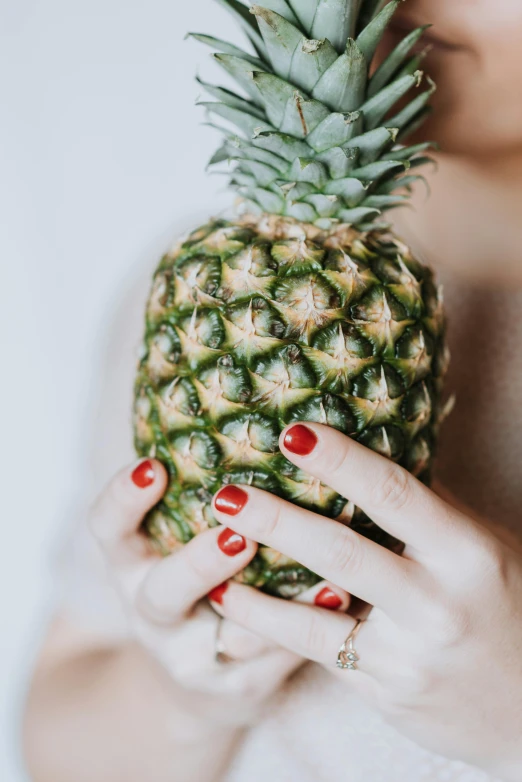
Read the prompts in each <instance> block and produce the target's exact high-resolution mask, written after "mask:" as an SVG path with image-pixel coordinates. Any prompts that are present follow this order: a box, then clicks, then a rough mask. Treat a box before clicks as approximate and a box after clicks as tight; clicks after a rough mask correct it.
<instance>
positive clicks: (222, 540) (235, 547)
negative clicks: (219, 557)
mask: <svg viewBox="0 0 522 782" xmlns="http://www.w3.org/2000/svg"><path fill="white" fill-rule="evenodd" d="M246 545H247V543H246V540H245V538H244V537H243V536H242V535H238V534H237V532H234V530H232V529H224V530H223V532H222V533H221V535H220V536H219V538H218V546H219V548H220V549H221V551H222V552H223V554H226V555H227V557H235V556H237V555H238V554H241V552H242V551H244V550H245V549H246Z"/></svg>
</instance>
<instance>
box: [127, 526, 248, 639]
mask: <svg viewBox="0 0 522 782" xmlns="http://www.w3.org/2000/svg"><path fill="white" fill-rule="evenodd" d="M256 551H257V543H254V542H253V541H252V540H248V539H246V538H245V537H243V536H241V535H238V534H236V533H234V532H232V530H230V529H228V528H227V527H216V528H214V529H210V530H207V531H206V532H203V533H201V534H200V535H197V536H196V537H195V538H193V540H191V541H190V542H189V543H187V544H186V545H185V546H183V548H180V549H179V550H178V551H176V552H175V553H174V554H171V556H169V557H166V558H165V559H163V560H160V561H159V562H157V563H156V564H155V565H154V566H153V567H152V569H151V570H150V572H149V573H148V575H147V577H146V579H145V581H144V583H143V586H142V587H141V589H140V590H139V593H138V597H137V606H138V608H139V610H140V612H141V613H142V614H143V615H144V616H145V617H146V618H148V619H149V620H150V621H153V622H155V623H156V624H164V625H170V624H172V623H174V622H176V621H177V620H179V619H180V618H182V617H183V616H185V615H186V614H187V613H188V612H189V611H190V610H191V609H192V607H193V606H194V604H195V603H197V602H198V601H199V600H201V599H202V598H203V597H205V596H206V595H207V594H208V593H209V592H210V591H211V590H213V589H214V588H215V587H216V585H219V584H222V583H223V582H226V581H228V579H230V578H233V577H234V576H235V575H236V574H237V573H239V572H240V571H241V570H243V569H244V568H245V567H246V566H247V565H248V563H249V562H250V561H251V560H252V559H253V558H254V556H255V553H256Z"/></svg>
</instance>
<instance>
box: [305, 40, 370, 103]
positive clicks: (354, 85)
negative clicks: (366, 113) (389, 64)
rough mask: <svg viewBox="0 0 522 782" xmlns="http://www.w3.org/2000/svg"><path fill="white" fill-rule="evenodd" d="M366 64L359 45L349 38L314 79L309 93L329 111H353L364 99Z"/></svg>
mask: <svg viewBox="0 0 522 782" xmlns="http://www.w3.org/2000/svg"><path fill="white" fill-rule="evenodd" d="M367 72H368V66H367V64H366V60H365V58H364V56H363V54H362V52H361V51H360V49H359V47H358V46H357V44H356V43H355V41H353V40H352V39H350V40H349V41H348V44H347V46H346V51H345V52H344V54H342V55H341V56H340V57H338V58H337V60H336V61H335V62H334V63H333V65H331V66H330V68H329V69H328V70H327V71H326V73H325V74H324V75H323V76H322V77H321V79H320V80H319V81H318V82H317V84H316V85H315V87H314V90H313V92H312V97H314V98H316V99H317V100H320V101H321V102H322V103H324V104H325V106H328V107H329V108H330V109H332V111H337V112H342V113H348V112H351V111H356V110H357V109H359V108H360V107H361V105H362V104H363V103H364V96H365V93H366V84H367Z"/></svg>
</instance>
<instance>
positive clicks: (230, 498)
mask: <svg viewBox="0 0 522 782" xmlns="http://www.w3.org/2000/svg"><path fill="white" fill-rule="evenodd" d="M247 502H248V494H247V493H246V491H243V489H240V488H239V486H225V488H224V489H221V490H220V491H219V492H218V493H217V495H216V499H215V501H214V504H215V506H216V510H219V511H221V513H226V514H227V516H237V514H238V513H239V512H240V511H242V510H243V508H244V507H245V505H246V504H247Z"/></svg>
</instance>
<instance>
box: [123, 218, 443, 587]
mask: <svg viewBox="0 0 522 782" xmlns="http://www.w3.org/2000/svg"><path fill="white" fill-rule="evenodd" d="M445 325H446V324H445V316H444V308H443V304H442V297H441V292H440V290H439V289H438V288H437V287H436V285H435V282H434V278H433V273H432V272H431V271H430V269H428V268H427V267H425V266H423V265H421V264H420V263H419V262H418V261H416V260H415V259H414V258H413V256H412V255H411V253H410V251H409V250H408V248H407V247H406V246H405V245H404V244H403V243H402V242H401V241H399V240H398V239H397V238H396V237H394V236H393V235H392V234H391V233H389V232H387V231H386V230H383V229H382V228H381V229H377V230H374V231H369V232H365V233H359V232H357V231H355V230H354V229H352V228H349V227H345V230H339V231H337V233H330V234H322V233H321V232H320V231H319V230H318V229H315V228H313V227H312V226H304V225H303V224H298V223H297V222H295V223H294V222H292V221H288V220H285V221H280V222H279V223H278V221H277V218H273V217H269V216H265V217H264V218H263V217H262V218H260V219H259V218H258V219H257V222H256V221H252V222H250V223H249V222H248V220H243V221H238V222H237V224H235V223H231V222H227V221H224V220H217V221H213V222H211V223H209V224H208V225H206V226H204V227H202V228H200V229H198V230H197V231H195V232H194V233H192V234H191V235H190V236H189V237H188V238H187V239H186V240H185V241H183V242H181V243H180V244H179V245H178V246H177V247H176V248H175V249H174V250H173V251H172V252H171V253H169V254H167V255H165V257H164V258H163V259H162V261H161V263H160V265H159V267H158V269H157V271H156V274H155V277H154V282H153V287H152V293H151V297H150V300H149V303H148V307H147V315H146V334H145V342H144V348H143V351H142V358H141V361H140V365H139V371H138V376H137V381H136V403H135V410H134V427H135V443H136V449H137V452H138V454H139V455H140V456H142V457H146V456H149V457H156V458H158V459H159V460H160V461H162V462H163V463H164V464H165V466H166V468H167V470H168V473H169V476H170V481H169V486H168V490H167V493H166V495H165V497H164V499H163V501H162V502H160V503H159V505H158V506H157V507H156V508H154V509H153V510H152V512H151V513H149V515H148V516H147V518H146V519H145V522H144V525H143V529H144V532H145V533H146V534H147V535H148V536H149V537H150V539H151V541H152V543H153V545H154V547H155V548H156V549H157V550H158V551H160V552H161V553H162V554H165V555H166V554H169V553H170V552H172V551H174V550H175V549H176V548H178V547H179V546H181V545H183V544H185V543H187V542H188V541H189V540H191V538H193V537H194V536H195V535H197V534H198V533H199V532H202V531H204V530H205V529H207V528H208V527H212V526H215V525H216V524H217V522H216V520H215V519H214V517H213V513H212V507H211V500H212V496H213V494H214V493H215V492H216V491H217V490H218V489H219V488H220V487H221V486H223V485H224V484H227V483H235V484H247V485H253V486H257V487H259V488H261V489H264V490H267V491H270V492H272V493H274V494H276V495H278V496H281V497H284V498H285V499H287V500H289V501H291V502H293V503H295V504H297V505H300V506H302V507H304V508H309V509H311V510H313V511H316V512H318V513H320V514H322V515H323V516H326V517H328V518H331V519H338V520H339V521H340V522H341V523H344V524H347V525H349V526H350V527H352V528H353V529H354V530H356V531H357V532H359V533H360V534H362V535H364V536H366V537H368V538H371V539H372V540H374V541H377V542H378V543H380V544H382V545H384V546H386V547H388V548H390V549H395V550H397V549H399V548H400V547H401V544H400V542H399V541H397V540H395V539H393V538H392V537H391V536H389V535H388V534H387V533H385V532H384V531H383V530H381V529H380V528H379V527H378V526H377V525H376V524H374V523H373V522H372V521H371V520H370V519H369V518H368V517H367V516H366V515H365V514H364V513H363V512H362V511H361V510H360V509H358V508H354V506H353V504H352V503H350V502H347V500H346V499H345V498H342V497H340V496H339V495H338V494H336V493H335V492H333V491H332V490H331V489H329V488H328V487H326V486H324V485H321V484H319V483H318V482H317V481H316V480H313V479H312V478H310V476H307V475H306V474H305V473H303V472H301V471H299V470H298V469H297V468H296V467H295V466H294V465H292V464H291V463H290V462H289V461H288V460H287V459H286V458H285V457H284V456H283V455H282V454H281V452H280V450H279V447H278V440H279V435H280V433H281V431H282V429H283V428H284V427H285V426H287V425H288V424H290V423H292V422H294V421H316V422H319V423H323V424H328V425H330V426H332V427H335V428H336V429H338V430H340V431H341V432H343V433H345V434H346V435H349V436H350V437H353V438H354V439H356V440H358V441H359V442H361V443H363V444H364V445H366V446H367V447H369V448H372V449H373V450H375V451H377V452H379V453H381V454H382V455H384V456H386V457H388V458H390V459H392V460H393V461H395V462H396V463H398V464H401V465H402V466H404V467H405V468H406V469H407V470H409V471H410V472H411V473H413V474H414V475H415V476H416V477H418V478H419V479H420V480H422V481H423V482H425V483H429V481H430V476H431V471H432V466H433V459H434V455H435V449H436V441H437V434H438V427H439V422H440V419H441V394H442V386H443V379H444V375H445V372H446V368H447V363H448V352H447V347H446V343H445V331H446V329H445ZM239 579H240V580H242V581H243V582H245V583H248V584H251V585H253V586H256V587H258V588H260V589H262V590H264V591H266V592H268V593H271V594H275V595H278V596H280V597H284V598H292V597H294V596H296V595H298V594H299V593H300V592H302V591H304V590H306V589H308V588H309V587H311V586H313V585H314V584H315V583H316V582H317V581H318V580H319V577H318V576H316V575H315V574H313V573H311V572H310V571H309V570H307V569H306V568H305V567H303V566H301V565H299V564H298V563H296V562H294V561H293V560H291V559H289V558H288V557H286V556H284V555H282V554H279V553H277V552H275V551H273V550H271V549H269V548H266V547H261V548H260V550H259V553H258V554H257V556H256V558H255V559H254V561H253V562H252V563H251V564H250V565H249V567H248V568H247V569H246V570H245V571H244V572H243V573H242V574H241V575H240V576H239Z"/></svg>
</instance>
